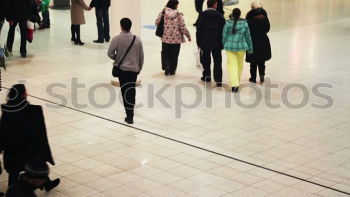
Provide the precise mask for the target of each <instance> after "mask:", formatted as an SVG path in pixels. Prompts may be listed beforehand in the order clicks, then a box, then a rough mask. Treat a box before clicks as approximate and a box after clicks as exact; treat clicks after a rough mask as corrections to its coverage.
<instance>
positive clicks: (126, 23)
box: [120, 18, 132, 32]
mask: <svg viewBox="0 0 350 197" xmlns="http://www.w3.org/2000/svg"><path fill="white" fill-rule="evenodd" d="M120 25H121V26H122V28H123V30H124V31H127V32H129V31H130V29H131V26H132V22H131V20H130V19H129V18H122V20H120Z"/></svg>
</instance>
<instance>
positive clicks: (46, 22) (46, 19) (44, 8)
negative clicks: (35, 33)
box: [39, 0, 50, 29]
mask: <svg viewBox="0 0 350 197" xmlns="http://www.w3.org/2000/svg"><path fill="white" fill-rule="evenodd" d="M49 5H50V0H42V1H41V14H42V17H43V20H42V22H41V25H40V27H39V29H46V28H50V12H49Z"/></svg>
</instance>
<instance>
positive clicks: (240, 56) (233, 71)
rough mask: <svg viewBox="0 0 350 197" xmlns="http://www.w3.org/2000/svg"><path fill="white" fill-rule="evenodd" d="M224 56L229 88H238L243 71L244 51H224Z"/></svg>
mask: <svg viewBox="0 0 350 197" xmlns="http://www.w3.org/2000/svg"><path fill="white" fill-rule="evenodd" d="M226 54H227V69H228V75H229V82H230V85H231V87H239V82H240V80H241V74H242V70H243V61H244V57H245V51H239V52H232V51H226Z"/></svg>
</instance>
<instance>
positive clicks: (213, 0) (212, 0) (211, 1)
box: [207, 0, 218, 9]
mask: <svg viewBox="0 0 350 197" xmlns="http://www.w3.org/2000/svg"><path fill="white" fill-rule="evenodd" d="M207 6H208V8H215V9H216V8H218V2H217V0H208V1H207Z"/></svg>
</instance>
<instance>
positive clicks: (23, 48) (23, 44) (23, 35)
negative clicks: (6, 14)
mask: <svg viewBox="0 0 350 197" xmlns="http://www.w3.org/2000/svg"><path fill="white" fill-rule="evenodd" d="M17 24H19V29H20V32H21V48H20V52H21V54H26V53H27V20H22V21H19V22H18V21H14V22H13V24H12V25H10V29H9V32H8V35H7V43H6V47H7V48H8V50H9V51H12V47H13V42H14V39H15V30H16V26H17Z"/></svg>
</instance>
